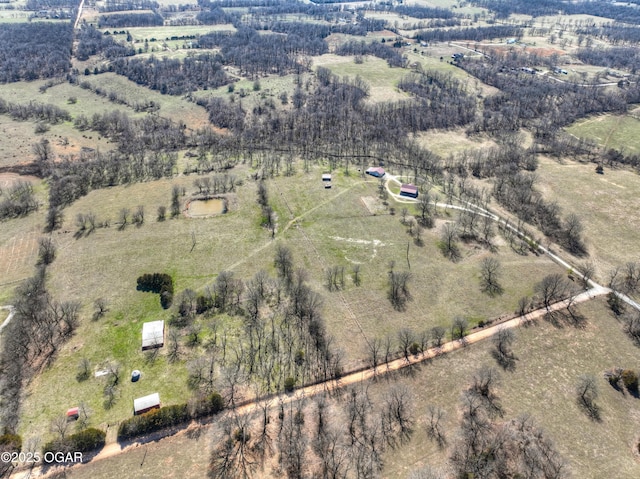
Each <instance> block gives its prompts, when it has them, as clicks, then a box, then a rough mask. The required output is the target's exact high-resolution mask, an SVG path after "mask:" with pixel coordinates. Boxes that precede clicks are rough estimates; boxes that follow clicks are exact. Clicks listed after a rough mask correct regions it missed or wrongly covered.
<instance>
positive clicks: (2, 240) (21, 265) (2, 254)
mask: <svg viewBox="0 0 640 479" xmlns="http://www.w3.org/2000/svg"><path fill="white" fill-rule="evenodd" d="M18 179H21V180H23V181H30V182H31V183H32V184H33V185H34V191H35V193H36V198H37V200H38V203H39V205H40V208H39V209H38V211H35V212H33V213H31V214H30V215H28V216H26V217H23V218H15V219H11V220H8V221H3V222H2V223H0V225H2V226H1V227H0V305H2V304H7V302H9V300H10V299H11V296H12V292H13V288H14V287H15V286H16V285H17V284H18V283H19V282H20V281H21V280H23V279H25V278H28V277H29V276H31V275H32V274H33V268H34V265H35V263H36V259H37V242H38V238H39V237H40V235H41V234H42V225H43V224H44V215H45V213H46V206H45V205H46V199H47V193H46V188H45V187H44V186H43V184H42V182H41V181H40V180H39V179H37V178H28V177H19V176H18V175H16V174H13V173H2V174H0V187H2V188H6V187H8V186H9V185H11V184H12V183H13V182H15V181H17V180H18Z"/></svg>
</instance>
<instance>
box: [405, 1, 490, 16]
mask: <svg viewBox="0 0 640 479" xmlns="http://www.w3.org/2000/svg"><path fill="white" fill-rule="evenodd" d="M413 4H415V5H416V6H419V7H437V8H446V9H448V10H452V11H453V12H454V13H457V14H460V15H475V14H478V15H486V14H488V13H489V11H488V10H487V9H485V8H481V7H475V6H473V5H470V4H469V3H468V2H462V1H458V0H415V2H413ZM461 4H464V6H461Z"/></svg>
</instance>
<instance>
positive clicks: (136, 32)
mask: <svg viewBox="0 0 640 479" xmlns="http://www.w3.org/2000/svg"><path fill="white" fill-rule="evenodd" d="M104 30H109V31H113V30H114V29H113V28H105V29H104ZM115 30H117V31H120V30H127V31H128V32H129V33H130V34H131V36H132V37H133V40H134V41H137V42H144V41H145V40H149V41H151V39H153V38H155V39H156V41H158V42H160V41H169V40H171V37H183V36H191V35H204V34H205V33H209V32H213V31H231V32H235V31H236V29H235V27H234V26H233V25H182V26H157V27H128V28H116V29H115ZM136 46H137V45H136Z"/></svg>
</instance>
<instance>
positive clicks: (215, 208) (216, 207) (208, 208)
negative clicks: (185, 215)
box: [189, 198, 224, 216]
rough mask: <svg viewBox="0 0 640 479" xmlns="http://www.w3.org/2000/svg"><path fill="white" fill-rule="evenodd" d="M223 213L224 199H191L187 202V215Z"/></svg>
mask: <svg viewBox="0 0 640 479" xmlns="http://www.w3.org/2000/svg"><path fill="white" fill-rule="evenodd" d="M221 213H224V200H221V199H219V198H213V199H210V200H193V201H192V202H191V203H189V216H210V215H219V214H221Z"/></svg>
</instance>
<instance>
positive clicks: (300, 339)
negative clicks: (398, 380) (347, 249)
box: [169, 244, 342, 404]
mask: <svg viewBox="0 0 640 479" xmlns="http://www.w3.org/2000/svg"><path fill="white" fill-rule="evenodd" d="M274 264H275V266H276V270H277V272H278V278H277V279H275V278H271V277H269V276H268V275H267V273H266V272H264V271H260V272H258V273H257V274H256V275H255V276H254V277H253V278H251V279H249V280H247V281H242V280H240V279H237V278H235V276H234V274H233V273H231V272H229V271H222V272H220V273H219V274H218V276H217V278H216V280H215V282H214V283H213V284H211V285H210V286H208V287H207V288H206V289H205V291H204V292H203V293H199V294H196V293H195V292H193V291H190V290H185V291H184V292H182V293H180V294H179V295H178V297H177V299H176V308H175V313H174V315H173V318H172V319H171V321H170V323H171V325H172V326H173V327H176V328H179V330H180V331H183V332H184V335H185V336H186V341H187V346H188V347H190V348H196V347H200V345H201V344H202V346H203V350H202V351H201V354H199V355H197V356H196V357H195V358H194V359H193V360H192V361H190V362H189V364H188V369H189V386H190V387H191V388H192V389H194V390H196V391H204V392H207V393H208V392H210V391H212V390H213V388H214V387H216V386H218V388H219V390H220V391H221V393H222V394H223V397H224V398H225V401H226V403H227V404H234V403H235V402H236V401H237V400H238V398H239V397H240V395H241V394H243V390H244V387H245V385H246V384H251V383H254V384H255V385H256V386H257V387H259V388H260V391H261V392H264V393H272V392H275V391H282V390H283V389H289V390H290V389H293V388H294V387H295V386H296V385H301V384H306V383H308V382H313V381H321V380H327V379H330V378H334V377H339V376H340V375H341V374H342V364H341V361H342V352H341V351H340V350H338V349H336V347H335V345H334V339H333V338H332V337H331V336H330V335H329V334H328V333H327V332H326V330H325V325H324V320H323V318H322V314H321V309H322V298H321V297H320V296H319V295H318V294H317V293H316V292H314V291H313V290H311V288H310V287H309V286H308V284H307V273H306V271H304V270H303V269H302V268H295V266H294V262H293V256H292V254H291V251H290V250H289V248H288V247H286V246H284V245H282V244H280V245H278V246H277V248H276V256H275V259H274ZM222 313H224V314H228V315H235V316H239V317H241V318H242V324H243V331H244V334H243V335H242V338H240V339H239V340H238V341H231V340H230V335H231V333H230V331H228V330H227V329H223V330H222V331H219V330H218V326H217V323H216V321H215V320H213V321H211V322H206V321H205V322H204V323H205V324H206V325H207V328H203V322H202V321H201V320H199V319H198V318H197V316H198V315H204V316H205V317H207V318H208V317H212V316H215V315H217V314H222ZM174 336H175V337H174ZM179 337H180V334H178V333H176V334H175V335H173V334H170V341H169V343H170V344H169V346H170V348H171V355H172V356H174V357H177V356H178V355H179V348H180V346H179ZM171 338H174V339H175V340H174V339H171Z"/></svg>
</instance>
